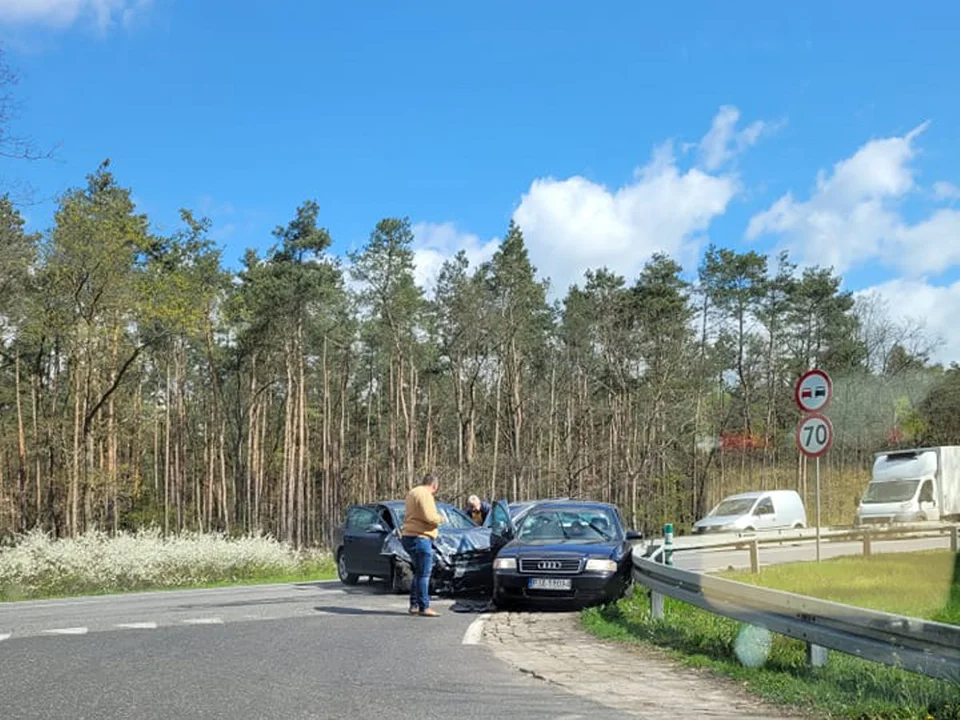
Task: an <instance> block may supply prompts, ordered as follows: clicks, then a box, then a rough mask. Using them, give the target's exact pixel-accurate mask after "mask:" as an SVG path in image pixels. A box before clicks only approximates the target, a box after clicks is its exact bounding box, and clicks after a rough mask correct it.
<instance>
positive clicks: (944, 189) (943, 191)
mask: <svg viewBox="0 0 960 720" xmlns="http://www.w3.org/2000/svg"><path fill="white" fill-rule="evenodd" d="M933 196H934V197H935V198H936V199H937V200H950V201H951V202H952V201H955V200H960V187H958V186H957V185H954V184H953V183H949V182H936V183H934V184H933Z"/></svg>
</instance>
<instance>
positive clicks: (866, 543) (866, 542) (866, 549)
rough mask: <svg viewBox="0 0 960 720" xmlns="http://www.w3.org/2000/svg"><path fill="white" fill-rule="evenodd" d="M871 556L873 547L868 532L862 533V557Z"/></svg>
mask: <svg viewBox="0 0 960 720" xmlns="http://www.w3.org/2000/svg"><path fill="white" fill-rule="evenodd" d="M871 555H873V545H872V543H871V538H870V531H869V530H864V531H863V556H864V557H870V556H871Z"/></svg>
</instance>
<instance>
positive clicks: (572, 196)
mask: <svg viewBox="0 0 960 720" xmlns="http://www.w3.org/2000/svg"><path fill="white" fill-rule="evenodd" d="M737 190H738V182H737V180H736V178H734V177H732V176H724V175H711V174H709V173H707V172H704V171H703V170H701V169H698V168H694V169H691V170H688V171H686V172H682V171H681V170H680V169H679V168H678V167H677V164H676V160H675V158H674V155H673V151H672V148H671V146H670V145H669V144H666V145H663V146H661V147H660V148H658V149H657V150H656V151H655V152H654V154H653V157H652V158H651V160H650V162H649V163H648V164H647V165H645V166H644V167H642V168H640V169H638V170H637V171H636V172H635V174H634V180H633V182H631V183H628V184H626V185H624V186H623V187H620V188H617V189H616V190H612V189H609V188H607V187H605V186H603V185H600V184H598V183H595V182H593V181H591V180H587V179H586V178H583V177H580V176H574V177H571V178H567V179H566V180H556V179H553V178H542V179H539V180H535V181H534V182H533V184H532V185H531V186H530V189H529V190H528V191H527V192H526V194H524V195H523V198H522V200H521V202H520V205H519V207H518V208H517V209H516V211H515V212H514V214H513V219H514V220H515V221H516V222H517V224H518V225H519V226H520V228H521V230H522V231H523V235H524V238H525V239H526V241H527V245H528V248H529V251H530V257H531V260H532V261H533V263H534V264H535V265H536V266H537V269H538V270H539V271H540V273H541V274H543V275H546V276H548V277H549V278H550V280H551V291H552V292H553V293H555V294H558V295H561V296H562V295H563V294H565V293H566V291H567V289H568V288H569V286H570V285H571V284H573V283H579V282H580V281H581V280H582V277H583V273H584V271H586V270H588V269H593V268H598V267H602V266H606V267H608V268H609V269H611V270H613V271H615V272H618V273H620V274H622V275H624V276H625V277H627V278H628V279H632V278H634V277H636V275H637V273H638V272H639V270H640V269H641V268H642V266H643V264H644V262H645V261H646V260H647V259H648V258H649V257H650V255H651V254H653V253H655V252H658V251H659V252H665V253H669V254H671V255H673V256H674V257H675V258H676V259H677V260H679V261H684V260H687V261H689V260H691V259H692V258H693V257H694V256H695V254H696V252H697V251H698V250H699V247H700V244H701V241H702V240H703V239H704V238H703V233H705V232H706V231H707V229H708V228H709V227H710V224H711V223H712V222H713V220H714V219H715V218H716V217H718V216H720V215H722V214H723V213H724V212H725V211H726V209H727V206H728V205H729V203H730V201H731V200H732V198H733V197H734V195H735V194H736V192H737Z"/></svg>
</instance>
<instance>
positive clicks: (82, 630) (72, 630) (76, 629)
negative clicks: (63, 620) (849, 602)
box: [44, 627, 87, 635]
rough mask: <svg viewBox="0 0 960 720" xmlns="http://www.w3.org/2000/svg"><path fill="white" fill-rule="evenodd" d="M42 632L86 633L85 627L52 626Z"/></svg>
mask: <svg viewBox="0 0 960 720" xmlns="http://www.w3.org/2000/svg"><path fill="white" fill-rule="evenodd" d="M44 632H45V633H49V634H51V635H86V634H87V629H86V628H85V627H70V628H54V629H52V630H44Z"/></svg>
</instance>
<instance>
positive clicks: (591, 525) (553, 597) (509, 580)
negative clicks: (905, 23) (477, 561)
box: [489, 500, 642, 607]
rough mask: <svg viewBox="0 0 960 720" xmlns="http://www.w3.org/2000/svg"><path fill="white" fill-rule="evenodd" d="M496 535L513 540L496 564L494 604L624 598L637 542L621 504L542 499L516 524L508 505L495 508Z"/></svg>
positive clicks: (593, 601)
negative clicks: (625, 524) (623, 518)
mask: <svg viewBox="0 0 960 720" xmlns="http://www.w3.org/2000/svg"><path fill="white" fill-rule="evenodd" d="M490 515H491V517H490V518H489V520H490V523H489V524H490V527H491V530H492V531H493V533H494V535H498V536H501V537H503V538H504V539H506V540H508V542H506V544H505V545H504V546H503V547H502V548H501V549H500V551H499V553H498V554H497V557H496V559H495V560H494V562H493V587H494V596H493V597H494V602H495V603H496V604H497V605H498V606H500V607H509V606H511V605H516V604H520V603H539V604H561V603H562V604H574V605H577V606H586V605H593V604H599V603H606V602H612V601H614V600H617V599H619V598H621V597H623V594H624V592H625V591H626V589H627V587H628V586H629V584H630V571H631V563H632V556H631V550H632V549H633V542H634V541H636V540H639V539H641V537H642V536H641V534H640V533H638V532H634V531H632V530H630V531H625V530H624V528H623V523H622V521H621V519H620V512H619V511H618V510H617V507H616V506H615V505H610V504H608V503H600V502H590V501H581V500H563V501H556V502H544V503H538V504H537V505H536V506H534V507H533V508H531V509H530V510H529V512H527V513H526V514H525V515H523V517H522V519H520V520H519V522H518V523H516V524H514V521H513V519H512V518H511V516H510V512H509V509H508V508H507V506H506V504H505V503H498V504H497V505H495V506H494V507H493V509H492V510H491V511H490Z"/></svg>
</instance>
